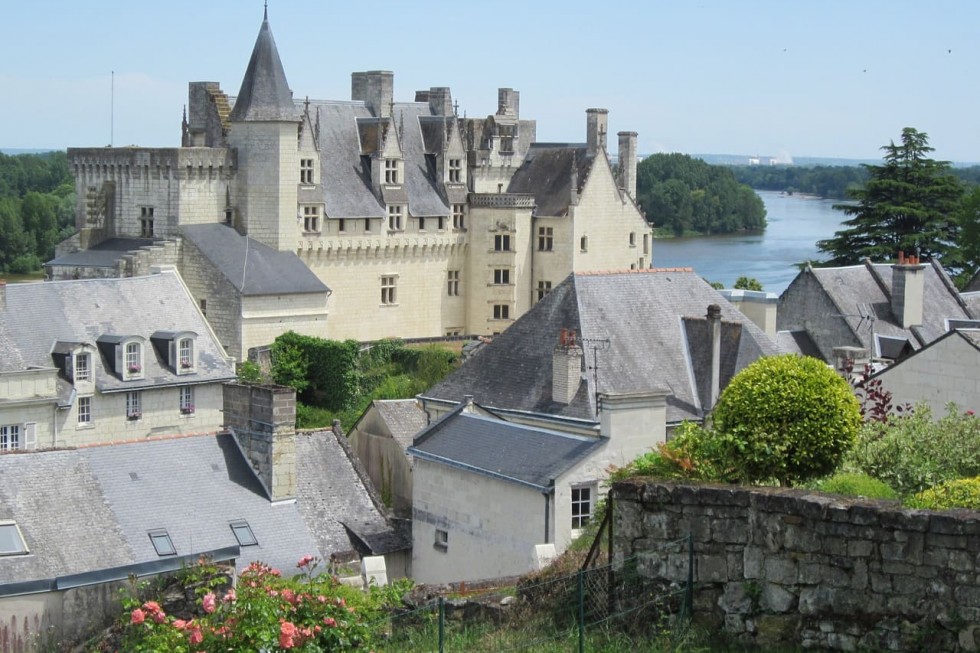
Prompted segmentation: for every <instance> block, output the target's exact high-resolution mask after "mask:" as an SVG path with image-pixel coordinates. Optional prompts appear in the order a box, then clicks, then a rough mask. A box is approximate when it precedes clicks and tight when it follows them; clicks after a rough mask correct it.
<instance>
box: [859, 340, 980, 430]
mask: <svg viewBox="0 0 980 653" xmlns="http://www.w3.org/2000/svg"><path fill="white" fill-rule="evenodd" d="M872 378H875V379H880V380H881V384H882V389H883V390H885V391H888V392H891V393H892V403H893V404H894V405H902V404H906V403H908V404H911V405H913V406H915V405H917V404H926V405H927V406H929V408H930V409H932V414H933V415H934V416H936V417H941V416H942V415H945V414H946V406H947V405H948V404H950V403H952V404H955V406H956V409H957V410H960V411H966V410H972V411H974V412H977V411H980V330H977V329H953V330H951V331H948V332H946V333H945V334H943V335H941V336H939V337H938V338H936V339H935V340H933V341H932V342H930V343H928V344H926V345H925V346H924V347H922V348H921V349H919V350H917V351H916V352H914V353H912V354H910V355H908V356H907V357H905V358H903V359H902V360H900V361H898V362H896V363H895V364H894V365H890V366H888V367H886V368H884V369H883V370H880V371H879V372H877V373H875V374H874V375H873V376H872Z"/></svg>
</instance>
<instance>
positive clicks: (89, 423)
mask: <svg viewBox="0 0 980 653" xmlns="http://www.w3.org/2000/svg"><path fill="white" fill-rule="evenodd" d="M77 408H78V409H77V414H76V417H77V423H78V428H91V427H94V426H95V415H94V410H93V408H94V402H93V401H92V395H85V396H84V397H78V405H77Z"/></svg>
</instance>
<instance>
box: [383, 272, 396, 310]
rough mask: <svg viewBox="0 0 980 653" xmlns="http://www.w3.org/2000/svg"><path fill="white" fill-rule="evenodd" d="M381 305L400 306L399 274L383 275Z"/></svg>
mask: <svg viewBox="0 0 980 653" xmlns="http://www.w3.org/2000/svg"><path fill="white" fill-rule="evenodd" d="M381 305H382V306H397V305H398V275H397V274H382V275H381Z"/></svg>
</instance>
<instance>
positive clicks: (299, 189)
mask: <svg viewBox="0 0 980 653" xmlns="http://www.w3.org/2000/svg"><path fill="white" fill-rule="evenodd" d="M393 89H394V78H393V74H392V73H390V72H386V71H370V72H360V73H354V74H353V75H352V76H351V99H350V100H349V101H319V100H310V99H308V98H305V99H302V100H299V99H297V97H294V94H293V93H292V91H291V90H290V89H289V86H288V84H287V82H286V76H285V72H284V69H283V65H282V62H281V61H280V58H279V55H278V51H277V48H276V45H275V41H274V39H273V36H272V31H271V28H270V26H269V22H268V16H266V17H265V19H264V20H263V23H262V26H261V28H260V31H259V35H258V38H257V40H256V43H255V48H254V50H253V53H252V57H251V60H250V61H249V64H248V67H247V69H246V72H245V76H244V79H243V81H242V85H241V89H240V90H239V93H238V95H237V96H236V97H230V96H228V95H227V94H226V93H225V92H224V91H223V90H222V89H221V87H220V85H219V84H217V83H213V82H192V83H191V84H190V85H189V97H188V106H187V109H186V111H185V117H184V120H183V134H182V145H181V147H179V148H152V149H151V148H140V147H123V148H72V149H70V150H69V160H70V162H71V165H72V166H73V168H74V172H75V180H76V189H77V196H78V204H77V214H76V222H77V227H78V232H77V233H76V235H74V236H73V237H71V238H70V239H68V240H67V241H65V242H64V243H62V244H61V246H60V247H59V250H58V256H57V257H56V258H55V259H54V260H53V261H50V262H49V263H48V264H47V271H48V274H49V277H51V278H79V277H92V276H131V275H138V274H142V273H144V272H146V271H148V270H149V268H150V267H151V266H153V265H159V264H175V265H176V266H177V267H178V269H179V270H180V272H181V274H182V276H183V277H184V279H185V281H186V283H187V286H188V287H189V288H190V290H191V292H192V293H193V295H194V297H195V299H196V300H197V301H198V303H199V306H200V308H201V310H202V312H204V313H205V314H206V316H207V317H208V320H209V322H211V323H212V325H213V328H214V330H215V331H216V333H217V334H218V336H219V338H220V339H221V340H222V342H223V344H225V346H226V347H227V348H228V350H229V353H230V354H231V355H233V356H235V357H237V358H239V359H241V358H242V357H244V356H245V355H246V353H247V351H248V349H249V348H250V347H254V346H258V345H263V344H268V343H269V342H271V341H272V340H273V339H274V338H275V336H276V335H278V334H279V333H282V332H284V331H286V330H289V329H293V330H296V331H299V332H303V333H309V334H311V335H318V336H322V337H330V338H354V339H357V340H361V341H369V340H375V339H380V338H385V337H441V336H446V335H490V334H493V333H497V332H500V331H502V330H503V329H505V328H506V327H507V326H508V325H510V324H511V323H512V322H513V321H514V320H515V319H516V318H517V317H519V316H520V315H521V314H523V313H524V312H525V311H527V310H528V308H530V307H531V306H532V305H533V304H534V303H536V302H537V301H538V300H540V299H541V298H542V297H544V296H545V295H546V294H547V293H548V292H549V291H550V289H551V288H552V287H553V286H557V285H558V283H559V282H560V281H561V280H562V279H564V278H565V277H566V276H567V275H568V274H569V273H571V272H573V271H583V270H608V269H629V268H643V267H648V266H649V265H650V262H651V248H652V242H651V230H650V226H649V225H648V224H647V222H646V220H645V219H644V217H643V215H642V214H641V213H640V211H639V210H638V208H637V206H636V204H635V201H634V196H635V192H636V160H637V153H636V133H635V132H621V133H620V134H619V135H618V137H619V141H618V145H619V152H618V160H619V162H620V165H619V167H618V171H616V170H615V169H614V168H613V166H612V165H611V163H610V159H609V156H608V154H607V125H608V114H607V112H606V111H605V110H604V109H589V110H588V111H587V112H586V115H587V121H586V141H585V142H584V143H537V142H535V141H536V124H535V122H534V121H533V120H527V119H524V118H522V117H521V115H520V98H519V93H518V92H517V91H514V90H512V89H507V88H504V89H499V91H498V103H497V110H496V112H495V113H494V114H492V115H490V116H488V117H487V118H484V119H471V118H460V117H459V116H458V115H457V108H456V107H454V106H453V102H452V96H451V92H450V90H449V89H448V88H441V87H440V88H430V89H429V90H427V91H418V92H416V94H415V98H414V101H413V102H395V101H394V93H393ZM300 263H301V264H300Z"/></svg>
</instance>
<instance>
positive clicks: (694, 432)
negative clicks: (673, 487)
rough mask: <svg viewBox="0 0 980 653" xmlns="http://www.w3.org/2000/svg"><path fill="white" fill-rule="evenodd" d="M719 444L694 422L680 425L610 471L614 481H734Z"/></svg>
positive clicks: (708, 430) (734, 477) (711, 434)
mask: <svg viewBox="0 0 980 653" xmlns="http://www.w3.org/2000/svg"><path fill="white" fill-rule="evenodd" d="M720 444H721V442H720V441H719V440H718V439H717V438H715V437H714V433H713V432H712V431H711V430H710V429H706V428H704V427H702V426H701V425H700V424H696V423H695V422H682V423H681V424H680V425H679V426H678V427H677V428H676V429H675V431H674V437H673V438H671V439H670V440H669V441H668V442H665V443H662V444H660V445H658V446H657V450H656V451H651V452H649V453H646V454H643V455H642V456H640V457H638V458H637V459H636V460H634V461H632V462H631V463H629V464H628V465H626V466H625V467H621V468H613V469H612V470H611V473H610V479H611V480H614V481H618V480H623V479H626V478H633V477H636V476H648V477H651V478H658V479H663V480H680V479H685V480H700V481H733V480H736V475H735V474H734V470H732V469H731V466H730V465H729V464H728V463H727V462H726V461H725V460H724V455H725V452H724V451H723V450H722V449H721V448H720V446H719V445H720Z"/></svg>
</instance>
